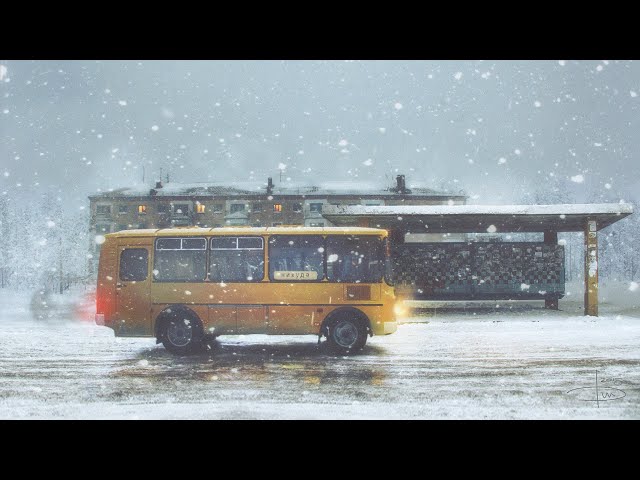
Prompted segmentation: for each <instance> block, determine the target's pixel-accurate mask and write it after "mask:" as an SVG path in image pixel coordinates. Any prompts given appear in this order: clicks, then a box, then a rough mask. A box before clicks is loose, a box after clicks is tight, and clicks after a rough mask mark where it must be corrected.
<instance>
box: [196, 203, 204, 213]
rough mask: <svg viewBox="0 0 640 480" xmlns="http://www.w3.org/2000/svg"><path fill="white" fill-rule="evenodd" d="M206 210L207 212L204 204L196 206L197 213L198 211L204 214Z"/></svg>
mask: <svg viewBox="0 0 640 480" xmlns="http://www.w3.org/2000/svg"><path fill="white" fill-rule="evenodd" d="M204 210H205V208H204V204H202V203H198V204H197V205H196V211H197V212H198V213H204Z"/></svg>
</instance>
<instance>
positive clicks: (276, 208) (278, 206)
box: [273, 203, 282, 212]
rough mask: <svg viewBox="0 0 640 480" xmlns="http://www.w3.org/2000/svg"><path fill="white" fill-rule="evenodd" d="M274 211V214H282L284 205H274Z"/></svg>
mask: <svg viewBox="0 0 640 480" xmlns="http://www.w3.org/2000/svg"><path fill="white" fill-rule="evenodd" d="M273 211H274V212H281V211H282V204H281V203H274V204H273Z"/></svg>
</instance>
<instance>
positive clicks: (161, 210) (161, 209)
mask: <svg viewBox="0 0 640 480" xmlns="http://www.w3.org/2000/svg"><path fill="white" fill-rule="evenodd" d="M156 211H157V212H158V213H169V205H167V204H166V203H159V204H158V205H157V206H156Z"/></svg>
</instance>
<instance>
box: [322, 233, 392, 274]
mask: <svg viewBox="0 0 640 480" xmlns="http://www.w3.org/2000/svg"><path fill="white" fill-rule="evenodd" d="M384 262H385V257H384V245H383V243H382V241H381V240H380V238H378V237H373V236H361V237H356V236H344V235H340V236H338V235H331V236H329V237H327V278H328V280H329V281H330V282H354V283H360V282H379V281H380V280H381V279H382V275H383V273H384Z"/></svg>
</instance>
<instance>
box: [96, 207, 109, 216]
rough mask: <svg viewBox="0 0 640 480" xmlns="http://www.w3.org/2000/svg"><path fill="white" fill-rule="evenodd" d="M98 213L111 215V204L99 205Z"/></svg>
mask: <svg viewBox="0 0 640 480" xmlns="http://www.w3.org/2000/svg"><path fill="white" fill-rule="evenodd" d="M96 213H97V214H98V215H111V205H97V206H96Z"/></svg>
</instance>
